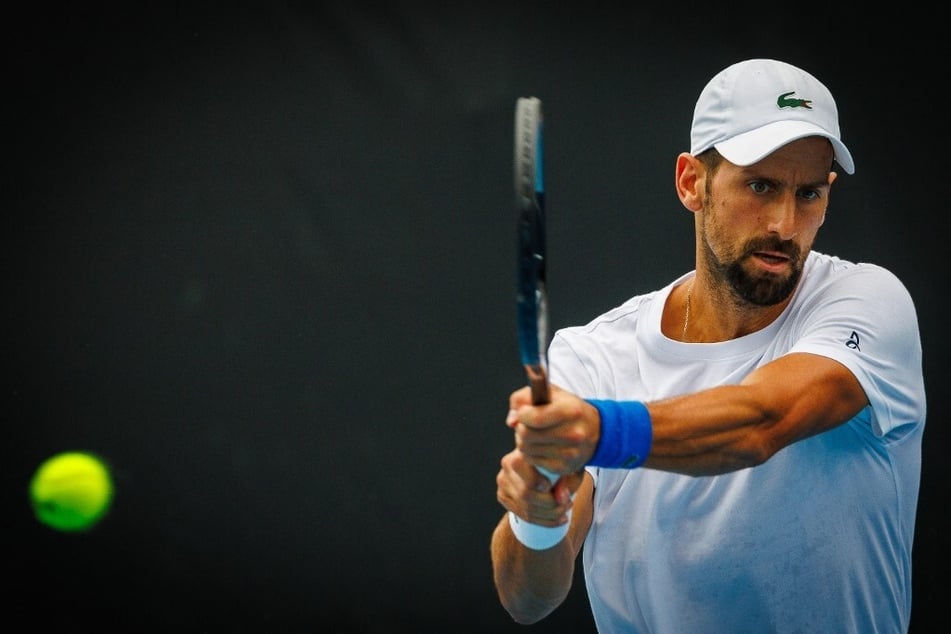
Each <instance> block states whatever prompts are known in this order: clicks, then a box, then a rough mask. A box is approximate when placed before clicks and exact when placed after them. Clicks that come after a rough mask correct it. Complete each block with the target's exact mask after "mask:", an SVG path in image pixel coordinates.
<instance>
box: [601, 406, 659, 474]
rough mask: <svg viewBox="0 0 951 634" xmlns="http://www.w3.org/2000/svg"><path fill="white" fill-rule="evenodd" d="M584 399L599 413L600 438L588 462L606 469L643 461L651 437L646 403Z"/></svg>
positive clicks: (639, 464) (631, 467)
mask: <svg viewBox="0 0 951 634" xmlns="http://www.w3.org/2000/svg"><path fill="white" fill-rule="evenodd" d="M588 402H589V403H591V404H592V405H594V406H595V407H596V408H597V410H598V413H599V414H600V415H601V438H600V439H599V440H598V448H597V450H596V451H595V452H594V455H593V456H592V457H591V460H589V461H588V464H589V465H590V466H592V467H607V468H608V469H634V468H635V467H639V466H641V465H642V464H644V461H645V460H647V454H649V453H650V450H651V440H653V437H654V432H653V428H652V427H651V416H650V412H648V411H647V406H646V405H645V404H644V403H642V402H640V401H606V400H595V399H588Z"/></svg>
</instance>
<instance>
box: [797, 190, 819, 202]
mask: <svg viewBox="0 0 951 634" xmlns="http://www.w3.org/2000/svg"><path fill="white" fill-rule="evenodd" d="M799 197H800V198H805V199H806V200H816V199H818V198H819V192H817V191H816V190H814V189H801V190H799Z"/></svg>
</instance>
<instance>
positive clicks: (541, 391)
mask: <svg viewBox="0 0 951 634" xmlns="http://www.w3.org/2000/svg"><path fill="white" fill-rule="evenodd" d="M525 374H526V375H527V376H528V384H529V386H531V388H532V403H534V404H535V405H544V404H545V403H549V402H551V394H550V392H549V390H548V372H547V371H546V370H545V366H543V365H536V364H531V363H526V364H525Z"/></svg>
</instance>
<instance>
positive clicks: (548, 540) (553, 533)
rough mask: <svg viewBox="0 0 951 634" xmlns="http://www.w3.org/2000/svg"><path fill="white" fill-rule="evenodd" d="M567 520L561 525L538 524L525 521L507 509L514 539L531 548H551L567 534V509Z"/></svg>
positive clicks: (569, 514)
mask: <svg viewBox="0 0 951 634" xmlns="http://www.w3.org/2000/svg"><path fill="white" fill-rule="evenodd" d="M568 520H569V521H567V522H565V523H564V524H562V525H561V526H539V525H538V524H532V523H531V522H526V521H525V520H523V519H522V518H520V517H519V516H518V515H516V514H515V513H513V512H512V511H509V526H511V527H512V532H513V533H514V534H515V539H517V540H518V541H520V542H522V544H524V545H525V546H526V547H528V548H531V549H532V550H545V549H546V548H551V547H552V546H554V545H555V544H557V543H558V542H560V541H561V540H562V539H564V538H565V535H567V534H568V526H570V525H571V511H568Z"/></svg>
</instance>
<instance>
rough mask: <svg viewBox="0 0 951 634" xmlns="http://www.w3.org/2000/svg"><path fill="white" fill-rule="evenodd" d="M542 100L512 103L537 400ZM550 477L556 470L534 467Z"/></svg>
mask: <svg viewBox="0 0 951 634" xmlns="http://www.w3.org/2000/svg"><path fill="white" fill-rule="evenodd" d="M543 129H544V120H543V117H542V102H541V100H539V99H538V98H536V97H520V98H519V99H518V100H517V101H516V103H515V155H514V161H513V163H514V172H515V209H516V213H517V216H518V254H517V255H518V259H517V263H516V272H517V289H516V291H517V292H516V306H517V317H518V318H517V321H518V344H519V351H520V352H521V357H522V365H523V366H524V367H525V373H526V376H527V377H528V384H529V385H530V386H531V389H532V402H534V403H535V404H536V405H541V404H544V403H548V402H549V401H550V390H549V386H548V289H547V287H546V273H545V256H546V253H545V176H544V174H545V164H544V144H543V143H542V140H543ZM539 471H541V472H542V473H544V474H545V475H546V476H548V479H549V480H551V481H552V483H555V482H557V480H558V474H555V473H551V472H549V471H547V470H544V469H539Z"/></svg>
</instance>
